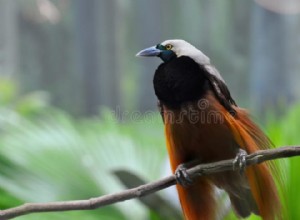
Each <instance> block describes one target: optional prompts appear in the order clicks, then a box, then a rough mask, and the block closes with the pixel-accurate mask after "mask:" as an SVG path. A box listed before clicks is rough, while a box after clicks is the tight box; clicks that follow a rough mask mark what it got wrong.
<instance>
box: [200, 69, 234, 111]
mask: <svg viewBox="0 0 300 220" xmlns="http://www.w3.org/2000/svg"><path fill="white" fill-rule="evenodd" d="M206 77H207V79H208V80H209V82H210V84H211V87H212V89H213V92H214V94H215V96H216V97H217V99H218V101H219V102H220V103H221V104H222V105H223V106H224V108H225V109H226V110H227V111H229V112H230V114H231V115H232V116H235V115H236V111H235V110H234V108H233V106H237V104H236V102H235V101H234V99H233V98H232V97H231V94H230V91H229V89H228V87H227V86H226V84H225V82H224V81H222V80H221V79H219V78H218V77H217V76H215V75H213V74H211V73H209V72H206Z"/></svg>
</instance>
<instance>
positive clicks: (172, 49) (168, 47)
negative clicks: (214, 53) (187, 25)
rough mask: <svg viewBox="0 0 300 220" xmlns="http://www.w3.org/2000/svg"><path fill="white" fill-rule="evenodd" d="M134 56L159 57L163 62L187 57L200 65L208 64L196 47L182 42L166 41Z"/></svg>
mask: <svg viewBox="0 0 300 220" xmlns="http://www.w3.org/2000/svg"><path fill="white" fill-rule="evenodd" d="M136 56H142V57H153V56H157V57H160V58H161V59H162V60H163V61H164V62H168V61H171V60H172V59H175V58H178V57H181V56H188V57H190V58H192V59H193V60H194V61H195V62H197V63H199V64H200V65H207V64H210V60H209V58H208V57H207V56H206V55H205V54H204V53H202V52H201V51H200V50H198V49H197V48H196V47H194V46H193V45H191V44H190V43H188V42H186V41H184V40H166V41H164V42H162V43H160V44H157V45H156V46H153V47H149V48H146V49H144V50H141V51H140V52H138V53H137V54H136Z"/></svg>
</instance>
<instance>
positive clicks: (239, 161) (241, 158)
mask: <svg viewBox="0 0 300 220" xmlns="http://www.w3.org/2000/svg"><path fill="white" fill-rule="evenodd" d="M246 157H247V152H246V151H245V150H243V149H239V152H238V153H237V155H236V157H235V159H234V160H233V170H236V167H237V166H238V169H239V171H240V174H243V173H244V171H245V168H246V165H247V162H246Z"/></svg>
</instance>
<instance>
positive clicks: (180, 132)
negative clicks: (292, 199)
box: [163, 92, 281, 220]
mask: <svg viewBox="0 0 300 220" xmlns="http://www.w3.org/2000/svg"><path fill="white" fill-rule="evenodd" d="M204 98H205V99H204V101H205V103H206V105H204V106H203V105H201V103H200V104H199V102H198V103H190V104H187V105H186V106H184V107H181V109H178V110H170V109H168V108H167V107H166V106H163V108H164V109H163V113H164V120H165V135H166V141H167V149H168V153H169V157H170V162H171V168H172V170H173V172H175V169H176V168H177V166H178V165H179V164H181V163H186V162H188V161H191V160H195V159H197V160H200V161H201V162H203V163H208V162H214V161H219V160H224V159H230V158H234V157H235V156H236V153H237V150H238V149H239V148H242V149H244V150H245V151H246V152H247V153H253V152H255V151H257V150H260V149H267V148H269V147H270V146H271V142H270V141H269V139H268V138H267V137H266V136H265V135H264V133H263V132H262V131H261V130H260V129H259V128H258V127H257V126H256V125H255V124H254V123H253V122H252V121H251V120H250V119H249V117H248V115H247V113H246V111H245V110H243V109H241V108H238V107H236V108H235V110H236V111H237V117H235V118H234V117H233V116H232V115H230V114H229V113H228V112H227V111H226V110H225V109H224V107H223V106H222V105H221V104H220V103H219V102H218V101H217V100H216V99H215V97H214V95H213V94H212V93H211V92H208V94H207V95H206V96H205V97H204ZM245 174H246V175H245V176H244V177H243V176H241V175H240V174H239V173H238V172H234V171H230V172H224V173H221V174H217V175H212V176H208V177H200V178H198V179H197V180H196V182H195V183H194V184H193V185H192V186H190V187H187V188H184V187H182V186H180V185H178V186H177V190H178V194H179V198H180V202H181V206H182V209H183V212H184V216H185V219H186V220H201V219H204V220H210V219H217V218H218V210H215V208H216V198H215V193H214V188H215V187H219V188H222V189H224V190H225V191H227V192H228V193H229V195H230V198H231V200H232V201H233V202H234V201H236V202H235V209H236V210H237V211H238V210H245V212H246V213H247V211H249V210H250V212H253V213H256V214H259V215H260V216H261V217H262V218H263V219H265V220H273V219H276V218H277V219H281V215H280V208H281V206H280V201H279V196H278V192H277V190H276V183H275V181H274V180H273V177H272V169H271V166H269V165H268V164H267V163H264V164H261V165H254V166H251V167H247V168H246V171H245ZM245 197H246V198H245ZM252 200H253V202H252ZM239 201H241V203H240V202H239Z"/></svg>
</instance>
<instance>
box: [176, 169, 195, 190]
mask: <svg viewBox="0 0 300 220" xmlns="http://www.w3.org/2000/svg"><path fill="white" fill-rule="evenodd" d="M175 178H176V181H177V183H178V184H180V185H181V186H183V187H188V186H190V185H192V184H193V180H192V178H191V177H190V175H189V174H188V172H187V169H186V166H185V165H184V164H180V165H179V166H178V167H177V168H176V170H175Z"/></svg>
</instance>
